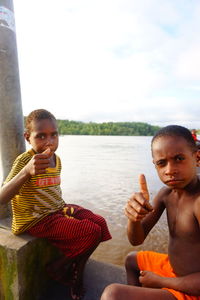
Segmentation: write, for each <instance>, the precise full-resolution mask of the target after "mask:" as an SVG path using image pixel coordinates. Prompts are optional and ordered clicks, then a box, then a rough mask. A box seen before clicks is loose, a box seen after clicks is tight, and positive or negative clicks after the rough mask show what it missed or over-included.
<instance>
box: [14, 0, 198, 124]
mask: <svg viewBox="0 0 200 300" xmlns="http://www.w3.org/2000/svg"><path fill="white" fill-rule="evenodd" d="M13 3H14V12H15V26H16V37H17V48H18V57H19V69H20V82H21V95H22V107H23V113H24V115H27V114H28V113H29V112H30V111H32V110H33V109H38V108H45V109H48V110H50V111H51V112H52V113H53V114H54V115H55V116H56V118H59V119H68V120H76V121H83V122H109V121H112V122H125V121H128V122H129V121H130V122H147V123H149V124H152V125H159V126H165V125H169V124H179V125H183V126H186V127H188V128H200V118H199V117H200V104H199V103H200V18H199V16H200V1H199V0H187V1H186V0H168V1H166V0H140V1H138V0H98V1H97V0H56V1H53V0H13Z"/></svg>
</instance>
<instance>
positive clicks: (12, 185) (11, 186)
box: [0, 151, 50, 204]
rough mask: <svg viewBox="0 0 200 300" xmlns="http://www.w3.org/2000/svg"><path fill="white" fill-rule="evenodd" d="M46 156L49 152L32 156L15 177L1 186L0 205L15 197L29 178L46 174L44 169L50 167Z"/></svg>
mask: <svg viewBox="0 0 200 300" xmlns="http://www.w3.org/2000/svg"><path fill="white" fill-rule="evenodd" d="M48 154H49V152H47V151H44V152H43V153H41V154H36V155H34V156H33V157H32V159H31V160H30V161H29V162H28V163H27V165H25V166H24V168H23V169H22V170H21V171H20V172H19V173H18V174H17V175H16V176H15V177H13V178H12V179H11V180H10V181H9V182H7V183H5V185H3V187H2V188H1V190H0V204H5V203H7V202H9V201H10V200H11V199H12V198H13V197H14V196H15V195H17V194H18V192H19V190H20V188H21V187H22V186H23V184H24V183H25V182H26V181H27V180H28V179H30V177H31V176H33V175H38V174H43V173H45V172H46V168H48V167H49V166H50V160H49V155H48Z"/></svg>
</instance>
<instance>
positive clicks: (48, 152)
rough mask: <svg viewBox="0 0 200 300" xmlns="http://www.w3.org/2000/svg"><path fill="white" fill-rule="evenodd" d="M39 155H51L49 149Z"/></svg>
mask: <svg viewBox="0 0 200 300" xmlns="http://www.w3.org/2000/svg"><path fill="white" fill-rule="evenodd" d="M41 154H44V155H47V156H49V155H50V154H51V149H50V148H47V149H46V150H44V151H43V152H42V153H41Z"/></svg>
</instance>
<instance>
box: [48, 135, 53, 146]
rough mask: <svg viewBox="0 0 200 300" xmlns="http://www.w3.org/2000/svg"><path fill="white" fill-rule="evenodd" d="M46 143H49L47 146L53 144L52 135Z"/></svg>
mask: <svg viewBox="0 0 200 300" xmlns="http://www.w3.org/2000/svg"><path fill="white" fill-rule="evenodd" d="M46 145H47V146H51V145H53V138H52V137H49V138H48V139H47V141H46Z"/></svg>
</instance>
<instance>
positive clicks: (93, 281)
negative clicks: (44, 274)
mask: <svg viewBox="0 0 200 300" xmlns="http://www.w3.org/2000/svg"><path fill="white" fill-rule="evenodd" d="M111 283H126V275H125V270H124V268H122V267H119V266H116V265H113V264H107V263H103V262H99V261H95V260H93V259H89V261H88V263H87V265H86V268H85V273H84V287H85V288H86V294H85V297H84V300H99V299H100V297H101V294H102V292H103V290H104V288H105V287H106V286H107V285H109V284H111ZM47 299H48V300H71V297H70V295H69V289H68V288H67V287H65V286H64V285H61V284H59V283H57V282H52V284H51V285H49V287H48V288H47V289H46V291H45V293H43V294H42V295H41V297H40V298H39V300H47Z"/></svg>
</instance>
